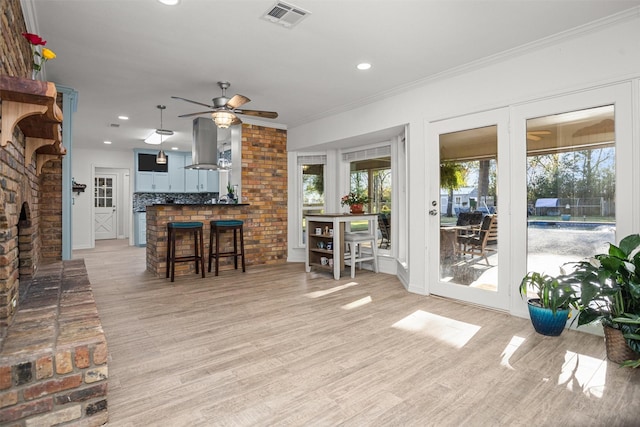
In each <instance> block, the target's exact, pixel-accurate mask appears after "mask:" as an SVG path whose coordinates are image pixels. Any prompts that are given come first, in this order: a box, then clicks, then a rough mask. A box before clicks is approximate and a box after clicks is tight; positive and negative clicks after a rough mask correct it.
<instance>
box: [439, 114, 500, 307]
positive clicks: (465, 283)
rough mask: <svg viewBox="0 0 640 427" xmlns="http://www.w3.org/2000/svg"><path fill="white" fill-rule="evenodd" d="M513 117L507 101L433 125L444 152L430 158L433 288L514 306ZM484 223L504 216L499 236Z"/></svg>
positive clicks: (463, 297)
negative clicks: (511, 228) (510, 122)
mask: <svg viewBox="0 0 640 427" xmlns="http://www.w3.org/2000/svg"><path fill="white" fill-rule="evenodd" d="M508 118H509V116H508V110H507V109H506V108H505V109H498V110H492V111H487V112H482V113H477V114H472V115H468V116H463V117H457V118H452V119H447V120H442V121H438V122H433V123H429V124H428V126H427V141H428V144H429V147H433V148H434V149H437V153H438V155H437V156H430V157H429V158H428V159H427V163H428V170H429V171H430V172H429V173H430V174H431V176H430V180H429V181H430V182H432V183H434V184H433V185H432V186H431V188H430V189H429V192H428V196H427V197H428V199H427V200H428V209H429V212H428V214H427V217H426V221H427V222H428V227H427V230H428V239H427V242H428V249H427V254H428V262H427V264H428V271H429V273H428V279H429V283H430V287H429V292H430V293H432V294H435V295H441V296H444V297H448V298H454V299H457V300H461V301H467V302H471V303H474V304H478V305H482V306H486V307H492V308H496V309H500V310H508V308H509V286H508V279H506V277H507V275H508V272H509V269H508V268H505V266H507V265H508V262H509V247H510V246H509V241H508V238H506V232H505V231H504V230H506V229H507V227H508V225H509V223H510V218H509V200H508V197H503V193H504V194H505V195H506V194H508V192H509V191H508V180H507V179H508V176H509V173H510V167H509V165H510V158H509V156H510V154H509V145H508ZM430 152H433V151H430ZM498 194H500V198H498ZM472 213H475V216H474V218H477V220H475V221H474V223H473V224H463V223H462V222H466V218H468V217H469V215H468V214H472ZM485 217H486V220H485ZM463 220H464V221H463ZM490 220H491V221H490ZM483 222H485V223H486V224H487V225H489V224H490V222H494V223H497V224H498V226H497V235H496V233H495V228H494V230H493V232H492V234H489V229H486V230H483V229H482V223H483ZM463 242H464V243H463Z"/></svg>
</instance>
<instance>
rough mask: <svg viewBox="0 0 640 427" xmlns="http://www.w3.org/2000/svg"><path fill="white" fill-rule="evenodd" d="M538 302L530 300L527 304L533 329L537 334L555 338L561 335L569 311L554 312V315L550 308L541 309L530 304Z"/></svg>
mask: <svg viewBox="0 0 640 427" xmlns="http://www.w3.org/2000/svg"><path fill="white" fill-rule="evenodd" d="M538 301H539V300H537V299H531V300H529V302H528V304H527V306H528V307H529V317H530V318H531V323H532V324H533V328H534V329H535V330H536V332H537V333H539V334H542V335H547V336H550V337H557V336H558V335H560V334H561V333H562V331H563V329H564V326H565V325H566V323H567V319H568V318H569V312H570V311H571V310H569V309H567V310H556V312H555V314H554V313H553V312H552V311H551V309H550V308H542V307H538V306H537V305H534V304H532V302H534V303H537V302H538Z"/></svg>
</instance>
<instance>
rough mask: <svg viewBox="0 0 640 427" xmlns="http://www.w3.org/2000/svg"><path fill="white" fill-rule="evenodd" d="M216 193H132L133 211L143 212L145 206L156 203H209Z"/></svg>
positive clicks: (215, 196)
mask: <svg viewBox="0 0 640 427" xmlns="http://www.w3.org/2000/svg"><path fill="white" fill-rule="evenodd" d="M217 198H218V193H133V211H134V212H145V211H146V210H147V206H149V205H153V204H156V203H177V204H183V205H186V204H189V205H198V204H206V203H211V199H217Z"/></svg>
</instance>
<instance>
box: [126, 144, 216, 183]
mask: <svg viewBox="0 0 640 427" xmlns="http://www.w3.org/2000/svg"><path fill="white" fill-rule="evenodd" d="M135 152H136V174H135V191H136V192H139V193H213V192H217V191H218V183H219V178H218V171H212V170H200V169H185V166H188V165H190V164H191V153H187V152H168V153H167V164H166V165H155V164H154V162H155V155H156V154H157V151H154V150H135Z"/></svg>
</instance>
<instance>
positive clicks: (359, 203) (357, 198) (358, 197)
mask: <svg viewBox="0 0 640 427" xmlns="http://www.w3.org/2000/svg"><path fill="white" fill-rule="evenodd" d="M368 202H369V197H367V195H366V194H364V193H355V192H351V193H349V194H347V195H346V196H342V199H340V204H341V205H342V206H349V211H350V212H351V213H352V214H361V213H363V212H364V205H365V204H366V203H368Z"/></svg>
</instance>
